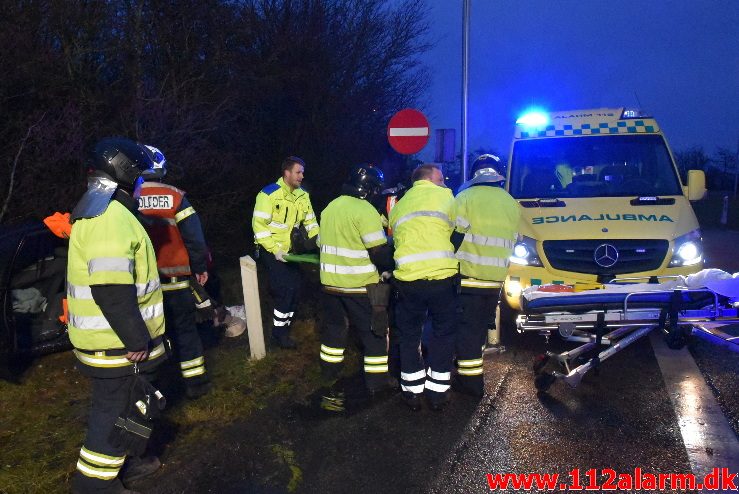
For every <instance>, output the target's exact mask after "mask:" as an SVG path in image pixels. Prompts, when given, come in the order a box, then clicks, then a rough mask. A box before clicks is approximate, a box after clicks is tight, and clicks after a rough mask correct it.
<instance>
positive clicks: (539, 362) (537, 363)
mask: <svg viewBox="0 0 739 494" xmlns="http://www.w3.org/2000/svg"><path fill="white" fill-rule="evenodd" d="M547 362H549V356H548V355H545V354H543V353H542V354H539V355H537V356H536V357H534V363H533V364H532V365H531V368H532V369H533V371H534V374H539V373H540V372H541V370H542V369H543V368H544V366H545V365H547Z"/></svg>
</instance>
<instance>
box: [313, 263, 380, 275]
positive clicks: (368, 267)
mask: <svg viewBox="0 0 739 494" xmlns="http://www.w3.org/2000/svg"><path fill="white" fill-rule="evenodd" d="M321 271H324V272H326V273H336V274H364V273H376V272H377V269H376V268H375V265H374V264H365V265H364V266H339V265H336V264H326V263H323V262H322V263H321Z"/></svg>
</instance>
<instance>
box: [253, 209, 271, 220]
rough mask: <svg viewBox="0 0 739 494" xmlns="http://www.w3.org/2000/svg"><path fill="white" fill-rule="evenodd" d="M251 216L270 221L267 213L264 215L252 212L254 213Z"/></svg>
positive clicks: (259, 212) (269, 215)
mask: <svg viewBox="0 0 739 494" xmlns="http://www.w3.org/2000/svg"><path fill="white" fill-rule="evenodd" d="M252 216H255V217H257V218H262V219H264V220H267V221H272V215H271V214H269V213H264V212H262V211H254V213H253V214H252Z"/></svg>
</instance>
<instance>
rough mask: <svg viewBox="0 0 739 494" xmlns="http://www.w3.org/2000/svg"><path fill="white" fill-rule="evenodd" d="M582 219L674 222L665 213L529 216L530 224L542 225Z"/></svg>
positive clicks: (580, 220)
mask: <svg viewBox="0 0 739 494" xmlns="http://www.w3.org/2000/svg"><path fill="white" fill-rule="evenodd" d="M570 221H572V222H582V221H646V222H665V221H666V222H669V223H674V221H673V219H672V218H670V217H669V216H667V215H666V214H663V215H660V216H657V215H656V214H632V213H625V214H610V213H600V214H598V215H592V216H591V215H588V214H581V215H579V216H578V215H574V214H571V215H568V216H535V217H534V218H531V224H532V225H543V224H544V223H567V222H570Z"/></svg>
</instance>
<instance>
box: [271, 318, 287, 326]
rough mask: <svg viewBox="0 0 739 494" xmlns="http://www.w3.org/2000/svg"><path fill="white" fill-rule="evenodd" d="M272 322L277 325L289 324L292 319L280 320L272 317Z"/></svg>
mask: <svg viewBox="0 0 739 494" xmlns="http://www.w3.org/2000/svg"><path fill="white" fill-rule="evenodd" d="M272 324H273V325H275V326H288V325H289V324H290V321H278V320H277V319H272Z"/></svg>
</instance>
